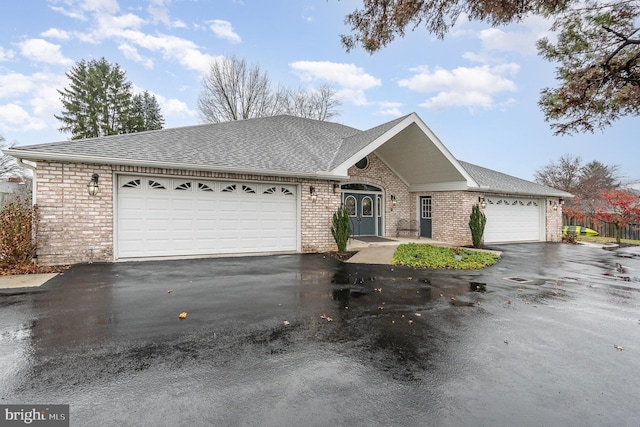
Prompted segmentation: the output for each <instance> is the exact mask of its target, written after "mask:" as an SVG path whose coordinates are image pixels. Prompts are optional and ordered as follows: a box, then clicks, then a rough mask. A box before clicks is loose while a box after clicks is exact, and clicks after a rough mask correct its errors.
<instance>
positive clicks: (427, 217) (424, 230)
mask: <svg viewBox="0 0 640 427" xmlns="http://www.w3.org/2000/svg"><path fill="white" fill-rule="evenodd" d="M420 236H421V237H427V238H429V239H430V238H431V196H421V197H420Z"/></svg>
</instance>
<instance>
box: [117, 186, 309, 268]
mask: <svg viewBox="0 0 640 427" xmlns="http://www.w3.org/2000/svg"><path fill="white" fill-rule="evenodd" d="M117 182H118V196H117V197H118V200H117V202H118V213H117V215H118V218H117V230H118V239H117V244H118V248H117V249H118V256H119V257H121V258H126V257H145V256H171V255H200V254H202V255H205V254H215V253H229V254H230V253H241V252H261V251H294V250H296V249H297V246H298V244H297V242H298V234H297V221H298V206H297V197H295V192H296V187H295V186H290V185H287V186H283V185H277V184H260V183H242V182H235V183H234V182H224V183H222V182H215V181H203V180H198V179H177V178H176V179H168V178H164V177H162V178H157V177H136V176H119V179H118V181H117ZM223 190H227V192H225V191H223Z"/></svg>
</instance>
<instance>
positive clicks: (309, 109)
mask: <svg viewBox="0 0 640 427" xmlns="http://www.w3.org/2000/svg"><path fill="white" fill-rule="evenodd" d="M279 99H280V100H281V102H282V103H283V107H282V110H283V112H284V113H285V114H289V115H292V116H297V117H304V118H306V119H316V120H330V119H332V118H333V117H335V116H338V115H339V112H338V110H337V109H338V107H339V106H340V105H341V103H340V100H338V98H336V91H335V89H334V88H333V87H332V86H330V85H323V86H321V87H320V88H319V89H318V90H311V91H307V90H304V89H297V90H288V91H285V94H284V96H281V97H280V98H279Z"/></svg>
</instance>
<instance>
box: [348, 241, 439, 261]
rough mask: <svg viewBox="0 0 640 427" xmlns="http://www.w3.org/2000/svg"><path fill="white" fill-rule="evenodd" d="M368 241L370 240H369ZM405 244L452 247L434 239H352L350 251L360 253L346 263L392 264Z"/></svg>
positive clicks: (349, 246) (349, 245)
mask: <svg viewBox="0 0 640 427" xmlns="http://www.w3.org/2000/svg"><path fill="white" fill-rule="evenodd" d="M367 240H368V239H367ZM403 243H422V244H429V245H434V246H450V245H447V244H446V243H443V242H439V241H436V240H432V239H426V238H421V239H412V238H407V237H397V238H393V239H391V238H384V239H380V241H364V240H358V239H357V238H352V239H350V240H349V243H348V245H347V250H348V251H358V253H357V254H355V255H354V256H352V257H351V258H349V259H348V260H347V261H346V262H350V263H361V264H391V259H392V258H393V254H394V253H395V252H396V249H398V246H399V245H401V244H403Z"/></svg>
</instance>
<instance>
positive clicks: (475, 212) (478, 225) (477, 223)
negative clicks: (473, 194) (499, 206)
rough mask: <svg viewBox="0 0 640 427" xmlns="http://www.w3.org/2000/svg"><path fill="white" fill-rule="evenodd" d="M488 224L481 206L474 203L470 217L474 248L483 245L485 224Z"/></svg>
mask: <svg viewBox="0 0 640 427" xmlns="http://www.w3.org/2000/svg"><path fill="white" fill-rule="evenodd" d="M486 224H487V217H486V216H485V215H484V213H483V212H482V210H481V209H480V206H478V205H473V208H471V216H470V219H469V228H470V229H471V241H472V243H473V247H474V248H479V247H480V245H482V235H483V234H484V226H485V225H486Z"/></svg>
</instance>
